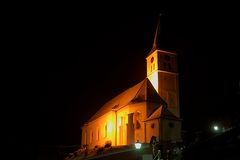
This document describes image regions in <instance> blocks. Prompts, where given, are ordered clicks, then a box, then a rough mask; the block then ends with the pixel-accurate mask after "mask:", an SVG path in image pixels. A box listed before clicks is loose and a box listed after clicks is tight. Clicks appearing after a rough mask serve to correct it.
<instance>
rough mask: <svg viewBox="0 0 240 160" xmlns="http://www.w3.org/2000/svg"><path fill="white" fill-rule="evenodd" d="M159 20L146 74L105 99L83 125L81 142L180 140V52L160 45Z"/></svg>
mask: <svg viewBox="0 0 240 160" xmlns="http://www.w3.org/2000/svg"><path fill="white" fill-rule="evenodd" d="M158 35H159V23H158V26H157V29H156V33H155V37H154V43H153V47H152V50H151V51H150V52H149V53H148V55H147V56H146V70H147V76H146V78H145V79H144V80H142V81H141V82H139V83H138V84H136V85H134V86H132V87H130V88H128V89H127V90H125V91H124V92H122V93H120V94H119V95H117V96H116V97H114V98H113V99H111V100H110V101H108V102H107V103H105V104H104V105H103V106H102V107H101V108H100V109H99V110H98V111H97V112H96V113H95V114H94V115H93V116H92V117H91V118H90V119H89V120H88V121H87V122H86V123H85V124H84V125H83V126H82V139H81V145H82V146H85V145H88V147H89V148H94V147H95V146H97V145H98V146H104V145H105V144H106V142H111V144H112V146H119V145H131V144H133V143H135V142H136V141H140V142H142V143H150V141H151V137H152V136H155V137H157V139H158V141H159V142H161V143H165V142H172V141H175V142H176V141H181V119H180V107H179V80H178V79H179V78H178V67H177V54H176V53H173V52H168V51H164V50H160V49H159V47H158Z"/></svg>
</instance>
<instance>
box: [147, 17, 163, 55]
mask: <svg viewBox="0 0 240 160" xmlns="http://www.w3.org/2000/svg"><path fill="white" fill-rule="evenodd" d="M160 16H161V13H160V14H159V16H158V22H157V28H156V32H155V36H154V41H153V46H152V49H151V51H150V52H149V54H151V53H152V52H154V51H155V50H156V49H158V48H159V46H158V40H159V34H160Z"/></svg>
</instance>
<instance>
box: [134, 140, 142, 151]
mask: <svg viewBox="0 0 240 160" xmlns="http://www.w3.org/2000/svg"><path fill="white" fill-rule="evenodd" d="M141 146H142V144H141V143H140V142H139V140H137V142H136V143H135V148H136V149H140V148H141Z"/></svg>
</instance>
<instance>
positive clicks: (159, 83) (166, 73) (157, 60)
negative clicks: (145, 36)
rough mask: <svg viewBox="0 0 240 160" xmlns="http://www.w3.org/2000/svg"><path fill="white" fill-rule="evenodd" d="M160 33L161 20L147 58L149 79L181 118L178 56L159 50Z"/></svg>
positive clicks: (172, 110)
mask: <svg viewBox="0 0 240 160" xmlns="http://www.w3.org/2000/svg"><path fill="white" fill-rule="evenodd" d="M159 33H160V20H159V21H158V24H157V28H156V33H155V37H154V42H153V47H152V49H151V51H150V52H149V54H148V55H147V57H146V61H147V78H148V79H149V80H150V82H151V83H152V85H153V86H154V88H155V89H156V91H157V92H158V94H159V95H160V96H161V97H162V98H163V99H164V100H165V102H167V106H168V109H169V110H170V111H171V112H172V113H173V114H174V115H175V116H177V117H180V108H179V82H178V79H179V78H178V67H177V54H176V53H173V52H168V51H164V50H160V49H159V46H158V45H159V44H158V39H159Z"/></svg>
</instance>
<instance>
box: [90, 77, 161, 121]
mask: <svg viewBox="0 0 240 160" xmlns="http://www.w3.org/2000/svg"><path fill="white" fill-rule="evenodd" d="M143 101H148V102H157V103H159V104H163V103H165V102H164V101H163V100H162V98H161V97H160V96H159V95H158V93H157V92H156V90H155V89H154V87H153V86H152V84H151V82H150V81H149V80H148V78H145V79H144V80H142V81H141V82H139V83H138V84H136V85H134V86H133V87H130V88H129V89H127V90H125V91H124V92H122V93H120V94H119V95H117V96H116V97H114V98H112V99H111V100H110V101H108V102H107V103H105V104H104V105H103V106H102V107H101V108H100V109H99V110H98V111H97V112H96V113H95V114H94V115H93V116H92V117H91V118H90V120H89V121H88V122H90V121H93V120H95V119H97V118H98V117H100V116H102V115H104V114H106V113H107V112H109V111H114V110H118V109H120V108H122V107H125V106H126V105H128V104H130V103H138V102H143Z"/></svg>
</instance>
